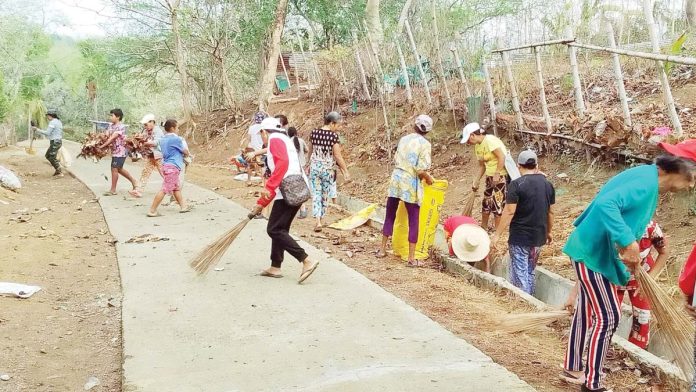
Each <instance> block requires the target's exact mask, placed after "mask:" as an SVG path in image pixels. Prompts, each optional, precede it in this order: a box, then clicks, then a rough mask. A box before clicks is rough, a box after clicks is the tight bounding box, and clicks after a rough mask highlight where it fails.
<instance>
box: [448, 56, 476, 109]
mask: <svg viewBox="0 0 696 392" xmlns="http://www.w3.org/2000/svg"><path fill="white" fill-rule="evenodd" d="M450 51H452V53H454V61H455V62H456V63H457V70H458V71H459V80H461V81H462V84H464V92H465V93H466V97H465V98H468V97H470V96H471V89H470V88H469V82H468V81H467V80H466V76H464V66H463V65H462V61H461V59H460V58H459V51H458V50H457V46H456V45H455V44H454V43H452V44H450Z"/></svg>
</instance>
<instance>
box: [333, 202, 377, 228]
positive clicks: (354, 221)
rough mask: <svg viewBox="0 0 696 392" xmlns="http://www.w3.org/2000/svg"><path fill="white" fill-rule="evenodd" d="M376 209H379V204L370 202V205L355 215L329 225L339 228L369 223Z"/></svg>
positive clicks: (356, 226) (355, 226)
mask: <svg viewBox="0 0 696 392" xmlns="http://www.w3.org/2000/svg"><path fill="white" fill-rule="evenodd" d="M375 209H377V204H370V205H369V206H367V207H365V208H363V209H362V210H360V211H358V212H357V213H356V214H355V215H353V216H350V217H348V218H345V219H341V220H340V221H338V222H335V223H332V224H330V225H329V227H330V228H332V229H338V230H353V229H356V228H358V227H360V226H362V225H364V224H365V223H367V221H368V220H369V219H370V218H372V215H374V214H375Z"/></svg>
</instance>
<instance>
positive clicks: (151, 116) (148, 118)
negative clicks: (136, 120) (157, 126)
mask: <svg viewBox="0 0 696 392" xmlns="http://www.w3.org/2000/svg"><path fill="white" fill-rule="evenodd" d="M150 121H155V115H154V114H152V113H148V114H146V115H144V116H143V119H142V120H140V123H141V124H147V123H149V122H150Z"/></svg>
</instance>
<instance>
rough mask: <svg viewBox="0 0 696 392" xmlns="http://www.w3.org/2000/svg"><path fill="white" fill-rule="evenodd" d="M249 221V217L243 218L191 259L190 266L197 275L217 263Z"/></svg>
mask: <svg viewBox="0 0 696 392" xmlns="http://www.w3.org/2000/svg"><path fill="white" fill-rule="evenodd" d="M249 222H250V219H249V218H245V219H244V220H242V221H241V222H239V223H237V225H236V226H235V227H233V228H231V229H230V230H228V231H227V232H226V233H224V234H223V235H221V236H220V237H219V238H218V239H216V240H215V241H214V242H213V243H211V244H210V245H208V246H206V247H205V249H203V251H202V252H201V253H199V254H198V256H196V257H195V258H194V259H193V260H191V263H190V265H191V268H193V269H194V270H195V271H196V272H197V273H198V275H203V274H205V273H206V272H208V271H209V270H210V268H212V267H213V266H214V265H215V264H217V263H218V262H219V261H220V259H221V258H222V256H223V255H224V254H225V252H227V249H228V248H229V247H230V245H232V242H234V240H235V239H236V238H237V236H238V235H239V233H241V232H242V229H244V227H245V226H246V225H247V223H249Z"/></svg>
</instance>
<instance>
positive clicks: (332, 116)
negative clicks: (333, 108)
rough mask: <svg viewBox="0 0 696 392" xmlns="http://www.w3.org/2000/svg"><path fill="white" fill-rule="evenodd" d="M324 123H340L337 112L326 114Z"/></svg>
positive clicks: (339, 115)
mask: <svg viewBox="0 0 696 392" xmlns="http://www.w3.org/2000/svg"><path fill="white" fill-rule="evenodd" d="M324 121H325V122H329V123H337V122H340V121H341V114H340V113H338V112H328V113H326V116H325V117H324Z"/></svg>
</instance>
